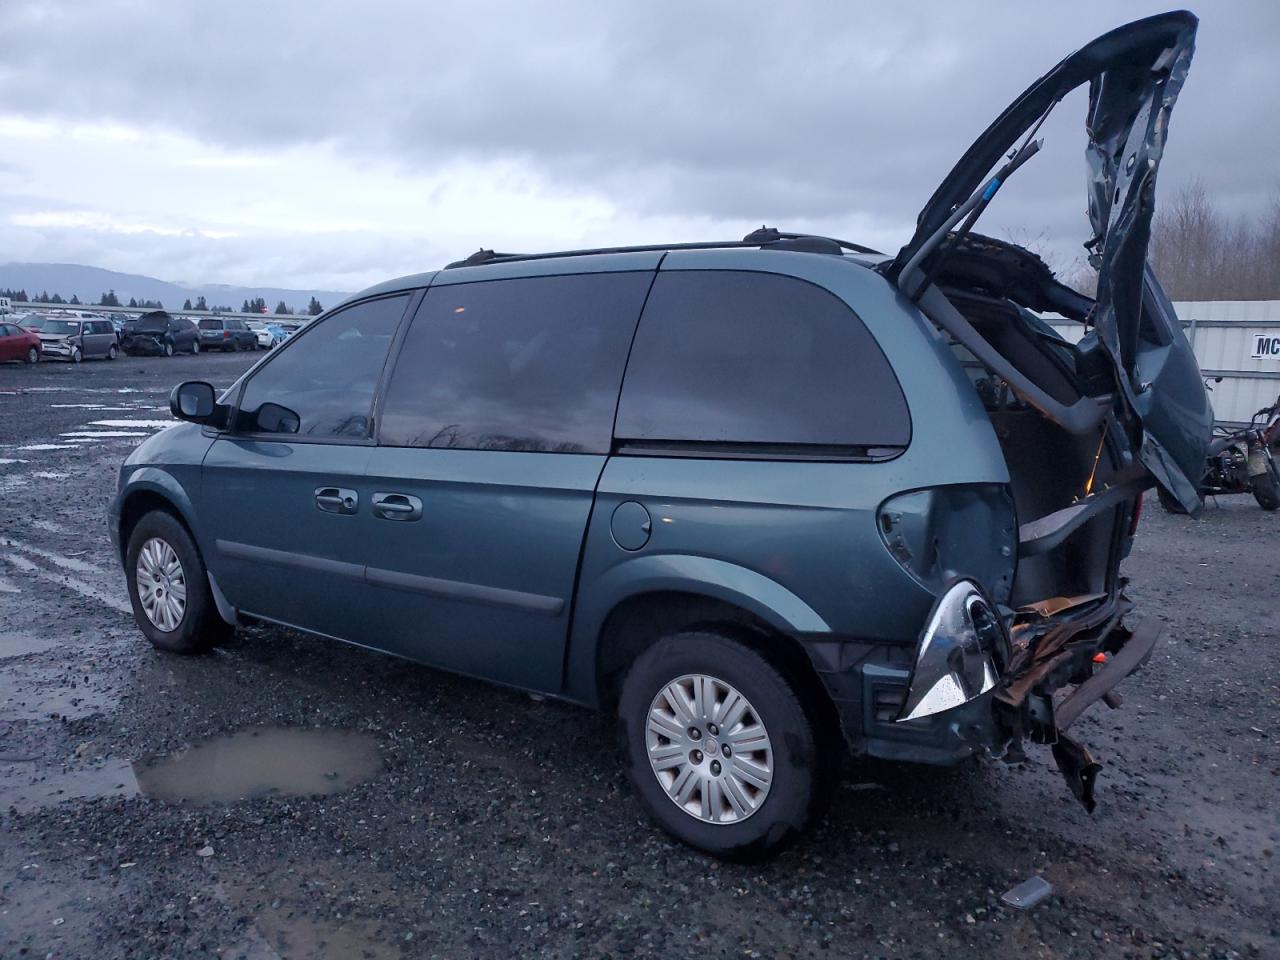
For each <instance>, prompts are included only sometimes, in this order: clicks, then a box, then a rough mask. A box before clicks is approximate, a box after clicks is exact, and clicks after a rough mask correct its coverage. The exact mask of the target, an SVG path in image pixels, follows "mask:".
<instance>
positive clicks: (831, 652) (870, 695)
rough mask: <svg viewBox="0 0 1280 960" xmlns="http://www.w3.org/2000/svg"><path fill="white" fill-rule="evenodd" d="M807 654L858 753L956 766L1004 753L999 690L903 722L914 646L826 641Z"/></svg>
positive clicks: (812, 647) (847, 737) (842, 726)
mask: <svg viewBox="0 0 1280 960" xmlns="http://www.w3.org/2000/svg"><path fill="white" fill-rule="evenodd" d="M809 653H810V658H811V660H812V662H813V664H814V667H815V668H816V669H817V671H818V676H819V677H820V678H821V680H822V683H823V686H825V687H826V690H827V693H828V695H829V696H830V697H831V702H832V703H833V704H834V706H835V708H836V713H837V715H838V716H839V718H840V728H841V732H842V733H843V734H844V738H845V742H846V743H847V744H848V746H849V749H850V751H851V752H852V753H853V754H854V755H855V756H863V757H876V758H879V759H882V760H897V761H902V762H905V763H927V764H933V765H937V766H950V765H952V764H956V763H960V762H961V761H962V760H965V759H967V758H968V757H971V756H973V755H975V754H991V755H999V754H1000V753H1002V752H1003V750H1004V747H1005V746H1006V744H1007V743H1008V739H1009V738H1008V735H1007V733H1005V732H1004V731H1002V729H1001V727H1000V725H999V724H998V723H997V722H996V714H995V710H994V706H993V693H994V691H990V692H988V693H985V694H982V695H981V696H978V697H976V698H974V699H973V700H970V701H969V702H968V703H965V704H963V705H961V706H959V707H956V708H954V709H952V710H947V711H945V712H944V713H939V714H935V715H933V716H929V717H923V718H921V719H918V720H906V721H903V722H901V723H899V722H897V721H896V718H897V717H898V715H899V713H900V712H901V710H902V705H903V703H904V702H905V701H906V698H907V688H908V684H909V682H910V679H911V657H912V653H913V651H912V649H911V648H909V647H897V646H887V645H876V646H871V645H866V644H861V643H857V642H855V641H849V642H822V643H817V644H813V645H811V646H810V647H809Z"/></svg>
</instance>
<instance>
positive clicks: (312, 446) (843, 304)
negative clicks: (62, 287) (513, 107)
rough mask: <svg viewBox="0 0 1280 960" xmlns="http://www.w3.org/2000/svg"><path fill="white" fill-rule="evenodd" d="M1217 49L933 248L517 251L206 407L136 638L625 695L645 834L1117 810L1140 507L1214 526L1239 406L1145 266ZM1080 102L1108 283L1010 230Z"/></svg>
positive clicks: (407, 293) (335, 324)
mask: <svg viewBox="0 0 1280 960" xmlns="http://www.w3.org/2000/svg"><path fill="white" fill-rule="evenodd" d="M1195 31H1196V20H1195V18H1194V17H1193V16H1191V15H1190V14H1187V13H1172V14H1166V15H1162V16H1157V17H1152V18H1149V19H1146V20H1142V21H1138V22H1136V23H1133V24H1130V25H1128V26H1125V27H1122V28H1120V29H1117V30H1115V31H1113V32H1111V33H1108V34H1106V35H1105V36H1103V37H1101V38H1099V39H1098V40H1096V41H1094V42H1093V43H1091V44H1089V45H1088V46H1086V47H1084V48H1083V49H1081V50H1080V51H1078V52H1076V53H1074V54H1072V55H1071V56H1069V57H1067V59H1065V60H1064V61H1062V63H1060V64H1059V65H1058V66H1056V67H1054V68H1053V69H1052V70H1051V71H1049V73H1047V74H1046V75H1045V76H1044V77H1043V78H1041V79H1040V80H1038V81H1036V82H1035V83H1034V84H1032V85H1031V86H1030V87H1029V88H1028V89H1027V91H1026V92H1025V93H1023V94H1022V96H1020V97H1019V98H1018V99H1017V100H1016V101H1015V102H1014V103H1013V104H1012V105H1011V106H1010V107H1009V108H1008V109H1007V110H1005V112H1004V113H1003V114H1001V116H1000V117H999V118H998V119H997V120H996V121H995V122H994V123H993V124H992V125H991V127H989V128H988V129H987V131H986V132H985V133H984V134H982V136H981V137H980V138H979V139H978V140H977V142H976V143H974V145H973V146H972V147H971V148H970V149H969V151H968V152H967V153H966V154H965V155H964V156H963V158H962V159H961V160H960V162H959V164H958V165H957V166H956V167H955V168H954V169H953V170H952V172H951V173H950V174H949V175H948V177H947V178H946V180H944V181H943V183H942V185H941V186H940V187H939V188H938V189H937V191H936V193H935V194H934V195H933V197H932V199H930V200H929V202H928V204H927V205H926V206H925V207H924V210H923V211H922V212H921V214H920V217H919V221H918V227H917V229H916V232H915V235H914V236H913V237H912V238H911V240H910V241H909V242H908V243H907V244H906V246H904V247H903V248H902V249H901V250H900V251H899V252H898V253H897V255H896V256H892V257H890V256H884V255H880V254H877V253H875V252H874V251H871V250H868V249H866V248H865V247H861V246H858V245H857V244H852V243H848V242H845V241H841V240H835V239H831V238H827V237H817V236H809V235H800V234H794V233H785V232H780V231H778V230H774V229H767V228H762V229H760V230H757V231H756V232H754V233H752V234H750V235H749V236H747V237H746V238H744V239H743V240H741V241H732V242H722V243H676V244H668V245H655V246H644V247H628V248H615V249H607V250H586V251H570V252H562V253H550V254H532V255H529V254H525V255H521V254H503V253H494V252H493V251H487V250H486V251H480V252H479V253H477V254H474V255H472V256H471V257H468V258H467V259H466V260H462V261H459V262H457V263H454V264H450V265H449V266H448V267H446V268H445V269H442V270H438V271H434V272H430V273H424V274H419V275H415V276H410V277H405V278H402V279H399V280H394V281H390V282H387V283H384V284H381V285H379V286H377V287H374V288H372V289H370V290H366V291H364V292H363V293H360V294H358V295H356V296H354V297H352V298H350V299H349V300H348V301H347V302H345V303H344V304H342V305H340V306H339V307H337V308H335V309H333V310H330V311H329V312H328V313H326V314H325V315H324V316H323V317H321V318H319V319H317V320H316V321H315V322H314V323H312V324H310V325H308V327H307V328H306V329H305V330H303V331H301V332H300V333H299V334H298V335H297V336H295V337H293V338H292V339H291V340H290V341H289V342H287V343H286V344H283V345H282V346H281V347H280V348H279V349H277V350H275V351H273V352H272V353H271V354H270V355H268V356H267V357H265V358H264V359H263V360H261V361H260V362H259V363H257V364H256V365H255V366H253V367H252V368H251V369H250V370H249V371H248V372H247V373H245V374H244V376H243V377H241V378H240V379H239V380H238V381H237V382H236V383H235V384H234V385H233V386H232V387H231V388H230V389H228V390H226V391H225V392H223V393H222V394H221V395H216V394H215V391H214V389H213V387H212V386H210V385H209V384H207V383H203V382H194V381H193V382H188V383H184V384H181V385H180V386H178V387H177V388H175V390H174V392H173V395H172V397H171V409H172V411H173V414H174V415H175V416H176V417H177V418H179V419H180V420H184V421H188V422H186V423H183V424H180V425H178V426H175V427H173V428H170V429H169V430H166V431H164V432H163V433H161V434H158V435H157V436H154V437H152V438H150V439H148V440H147V441H146V442H144V443H143V444H141V445H140V446H139V447H138V448H137V449H136V450H135V451H134V452H133V453H132V455H131V456H130V457H129V458H128V460H127V461H126V462H125V464H124V465H123V467H122V468H121V474H120V487H119V493H118V496H117V497H116V499H115V500H114V502H113V505H112V509H111V516H110V526H111V533H112V536H113V538H114V540H115V542H116V544H117V545H118V547H119V550H120V556H121V560H122V562H123V564H124V568H125V572H126V576H127V579H128V585H129V593H130V597H131V600H132V604H133V609H134V615H135V617H136V619H137V622H138V625H139V627H140V628H141V630H142V631H143V633H144V634H146V636H147V637H148V638H149V639H150V640H151V642H152V643H153V644H155V645H156V646H157V647H159V648H161V649H164V650H169V651H175V652H183V653H191V652H197V651H201V650H206V649H208V648H209V647H210V646H212V645H214V644H216V643H217V642H219V641H220V640H222V639H224V638H225V637H226V636H227V634H228V632H229V631H230V630H232V629H233V627H234V625H235V624H236V623H239V622H243V621H245V620H250V619H252V620H260V621H268V622H274V623H279V624H284V625H287V626H290V627H294V628H297V629H299V630H303V631H307V632H309V633H312V634H316V635H320V636H324V637H331V638H337V639H341V640H345V641H349V642H352V643H355V644H359V645H361V646H365V647H370V648H374V649H377V650H382V651H386V652H389V653H392V654H395V655H397V656H401V657H405V658H408V659H411V660H414V661H418V662H421V663H425V664H429V665H432V666H436V667H439V668H443V669H446V670H450V671H454V672H457V673H461V674H466V675H470V676H474V677H480V678H484V679H487V680H491V681H495V682H497V683H500V684H503V685H506V686H510V687H515V688H520V689H524V690H529V691H536V692H538V693H541V694H546V695H551V696H555V697H559V698H562V699H565V700H569V701H573V702H577V703H581V704H584V705H588V706H591V707H595V708H599V709H603V710H608V711H611V712H614V713H616V715H617V717H618V720H619V725H618V728H619V732H620V739H621V742H622V752H623V756H624V763H625V765H626V767H627V770H628V772H629V774H630V777H631V779H632V782H633V784H634V787H635V791H636V794H637V796H638V797H639V799H640V801H641V803H642V804H643V805H644V806H645V808H646V809H647V810H648V812H649V814H650V815H651V816H652V818H653V819H654V820H655V821H656V822H657V823H658V824H659V825H661V826H662V827H663V828H665V829H666V830H668V831H669V832H670V833H671V834H673V835H674V836H676V837H678V838H679V839H681V840H683V841H685V842H687V843H690V844H692V845H694V846H696V847H699V848H701V849H703V850H706V851H709V852H711V853H713V854H716V855H719V856H726V857H746V856H753V855H760V854H763V853H767V852H769V851H771V850H773V849H775V848H777V847H778V846H779V845H780V844H781V843H783V842H785V841H786V840H787V839H788V838H789V837H791V836H793V835H794V834H795V833H797V832H798V831H799V830H801V829H802V828H803V827H804V826H805V825H806V824H807V823H808V822H809V821H810V819H811V818H812V816H813V815H814V812H815V811H816V810H817V809H818V808H819V806H820V801H821V800H822V798H823V796H824V787H825V786H826V785H827V782H828V780H829V778H830V776H831V774H832V772H833V771H838V770H839V769H840V768H841V760H842V758H843V757H845V756H847V755H848V754H849V753H850V752H851V753H852V754H853V755H855V756H864V757H865V756H870V757H878V758H885V759H890V760H899V761H906V762H914V763H929V764H954V763H957V762H959V761H961V760H964V759H965V758H969V757H972V756H974V755H981V756H990V757H1004V758H1016V757H1019V756H1021V755H1022V754H1021V751H1022V749H1023V745H1024V744H1025V743H1034V744H1042V745H1045V746H1047V747H1049V748H1050V749H1051V750H1052V753H1053V756H1054V757H1055V759H1056V760H1057V763H1058V766H1059V768H1060V769H1061V771H1062V774H1063V776H1064V777H1065V779H1066V782H1067V784H1068V786H1069V788H1070V790H1071V791H1072V792H1074V794H1075V795H1076V797H1078V798H1079V799H1080V800H1081V801H1082V802H1083V803H1084V804H1085V805H1086V806H1087V807H1089V808H1090V809H1092V807H1093V805H1094V780H1095V777H1096V775H1097V772H1098V769H1099V765H1098V763H1097V762H1096V761H1095V760H1094V759H1093V758H1092V756H1091V755H1090V754H1089V752H1088V750H1087V749H1086V748H1085V747H1084V746H1083V745H1081V744H1079V743H1077V742H1076V741H1075V740H1073V739H1072V738H1071V736H1070V735H1069V731H1070V729H1071V726H1072V724H1073V722H1074V721H1075V720H1076V718H1077V717H1079V716H1080V714H1081V712H1082V711H1084V710H1085V709H1086V708H1088V707H1089V706H1091V705H1092V704H1095V703H1096V702H1097V701H1099V700H1102V701H1104V702H1105V703H1107V704H1109V705H1111V706H1117V705H1118V704H1119V698H1118V696H1117V695H1116V693H1115V692H1114V688H1115V687H1116V685H1117V683H1118V682H1119V681H1121V680H1122V679H1123V678H1124V677H1126V676H1127V675H1128V674H1130V673H1132V672H1133V671H1134V670H1135V669H1137V668H1138V667H1139V666H1141V665H1142V664H1143V663H1144V662H1145V661H1146V659H1147V658H1148V657H1149V655H1150V653H1151V650H1152V648H1153V645H1154V644H1155V643H1156V639H1157V635H1158V633H1159V626H1158V623H1157V621H1156V620H1155V619H1154V618H1150V617H1148V618H1143V617H1140V616H1138V615H1137V613H1136V612H1135V611H1134V610H1133V604H1132V603H1131V602H1130V601H1129V600H1128V599H1127V598H1126V597H1125V595H1124V592H1123V587H1124V582H1125V581H1124V578H1123V577H1122V576H1121V573H1120V565H1121V562H1122V560H1123V559H1124V557H1125V556H1126V554H1127V553H1128V551H1129V549H1130V545H1131V544H1132V542H1133V539H1134V536H1135V533H1136V531H1137V529H1138V526H1139V514H1140V511H1141V506H1142V496H1143V492H1144V491H1146V490H1149V489H1151V488H1152V487H1158V488H1159V489H1161V490H1162V491H1164V492H1165V493H1166V494H1167V495H1168V496H1171V497H1174V498H1176V499H1177V500H1179V501H1180V502H1181V503H1182V504H1183V505H1184V506H1185V507H1186V508H1187V509H1189V510H1194V509H1196V508H1198V506H1199V503H1198V500H1197V493H1196V486H1197V481H1198V479H1199V473H1200V471H1201V470H1202V467H1203V464H1204V460H1205V445H1206V442H1207V439H1208V436H1209V433H1210V426H1211V422H1212V413H1211V410H1210V408H1209V405H1208V401H1207V398H1206V395H1205V391H1204V388H1203V384H1202V382H1201V379H1200V376H1199V373H1198V370H1197V366H1196V362H1195V359H1194V357H1193V356H1192V353H1191V349H1190V347H1189V346H1188V344H1187V341H1186V340H1185V338H1184V337H1183V334H1182V331H1181V329H1180V327H1179V325H1178V322H1177V320H1176V318H1175V316H1174V314H1173V311H1172V309H1171V308H1170V305H1169V302H1168V300H1167V299H1166V297H1165V295H1164V293H1163V292H1162V290H1161V288H1160V284H1159V282H1158V280H1157V279H1156V277H1155V276H1154V274H1153V273H1152V272H1151V271H1150V269H1149V268H1148V267H1147V263H1146V251H1147V242H1148V235H1149V231H1150V224H1151V217H1152V211H1153V204H1154V188H1155V180H1156V171H1157V167H1158V165H1159V161H1160V156H1161V152H1162V150H1163V148H1164V143H1165V138H1166V132H1167V126H1168V121H1169V115H1170V111H1171V109H1172V107H1173V104H1174V101H1175V100H1176V98H1177V94H1178V91H1179V88H1180V86H1181V84H1182V82H1183V79H1184V77H1185V75H1186V72H1187V67H1188V64H1189V62H1190V59H1191V55H1192V47H1193V41H1194V36H1195ZM1082 85H1088V90H1089V100H1088V115H1087V117H1086V123H1085V128H1086V131H1087V135H1088V145H1087V149H1086V156H1085V159H1086V162H1087V167H1088V172H1089V184H1090V190H1089V198H1088V199H1089V202H1088V214H1089V219H1090V221H1091V224H1092V228H1093V239H1092V241H1091V243H1090V245H1089V249H1090V254H1091V258H1092V262H1093V264H1094V266H1095V267H1096V269H1097V271H1098V283H1097V296H1096V298H1090V297H1087V296H1084V295H1082V294H1080V293H1078V292H1077V291H1075V290H1073V289H1071V288H1070V287H1068V286H1066V285H1064V284H1063V283H1061V282H1059V281H1058V280H1057V279H1056V278H1055V277H1054V275H1053V273H1052V272H1051V271H1050V270H1049V269H1048V267H1046V265H1045V264H1044V263H1043V262H1042V261H1041V260H1040V259H1038V258H1037V257H1036V256H1034V255H1033V254H1031V253H1030V252H1028V251H1027V250H1025V249H1022V248H1020V247H1018V246H1016V245H1014V244H1011V243H1007V242H1002V241H998V240H994V239H990V238H988V237H984V236H981V235H979V234H978V233H975V232H974V230H973V227H974V225H975V223H976V221H977V220H978V218H979V217H980V215H981V214H982V213H983V210H984V209H985V208H986V206H987V205H988V204H989V203H990V202H991V199H992V197H993V196H994V195H995V194H996V192H997V191H998V190H1001V189H1005V187H1006V184H1007V183H1008V182H1009V181H1010V180H1013V181H1014V182H1015V183H1016V180H1017V171H1018V170H1019V168H1020V167H1021V166H1022V165H1023V164H1025V163H1028V162H1030V161H1032V160H1033V158H1034V156H1035V154H1036V152H1037V151H1038V150H1039V148H1040V141H1038V140H1037V139H1036V136H1037V133H1038V132H1039V130H1040V126H1041V124H1042V123H1043V121H1044V119H1045V117H1046V116H1047V115H1048V113H1049V112H1050V111H1051V110H1052V109H1053V108H1054V106H1055V105H1056V104H1058V102H1059V101H1060V100H1061V99H1062V98H1063V97H1064V96H1065V95H1066V94H1067V93H1069V92H1070V91H1071V90H1073V89H1075V88H1077V87H1080V86H1082ZM1045 312H1053V313H1057V314H1061V315H1063V316H1066V317H1069V318H1072V319H1075V320H1079V321H1083V322H1084V323H1085V324H1086V325H1087V328H1088V333H1087V335H1086V336H1085V337H1084V338H1083V339H1082V340H1081V341H1080V342H1079V343H1077V344H1070V343H1067V342H1066V341H1064V340H1063V339H1062V338H1060V337H1059V336H1057V335H1056V334H1055V333H1054V331H1053V329H1052V328H1051V327H1050V326H1048V325H1047V324H1046V323H1045V322H1043V321H1042V320H1041V319H1040V317H1039V314H1041V313H1045Z"/></svg>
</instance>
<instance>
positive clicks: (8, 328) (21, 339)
mask: <svg viewBox="0 0 1280 960" xmlns="http://www.w3.org/2000/svg"><path fill="white" fill-rule="evenodd" d="M39 359H40V338H39V337H37V336H36V335H35V334H34V333H32V332H31V331H30V330H24V329H23V328H22V327H20V326H18V325H17V324H16V323H0V362H3V361H5V360H25V361H26V362H27V363H35V362H36V361H37V360H39Z"/></svg>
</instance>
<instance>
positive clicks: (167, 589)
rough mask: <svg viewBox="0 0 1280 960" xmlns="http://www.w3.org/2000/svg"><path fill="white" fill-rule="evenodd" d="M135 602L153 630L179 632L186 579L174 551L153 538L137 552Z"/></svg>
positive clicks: (184, 605)
mask: <svg viewBox="0 0 1280 960" xmlns="http://www.w3.org/2000/svg"><path fill="white" fill-rule="evenodd" d="M134 582H135V584H136V585H137V588H138V602H139V603H140V604H142V612H143V613H145V614H146V615H147V619H148V620H150V621H151V622H152V624H154V625H155V627H156V629H158V630H162V631H164V632H165V633H170V632H172V631H173V630H176V629H178V625H179V624H181V623H182V618H183V616H184V615H185V614H186V611H187V579H186V575H185V574H184V573H183V570H182V561H181V560H179V559H178V554H177V552H176V551H175V550H174V549H173V547H171V546H170V545H169V544H168V543H167V542H165V541H164V540H161V539H160V538H159V537H152V538H151V539H150V540H148V541H147V542H146V543H144V544H143V545H142V549H141V550H139V551H138V562H137V565H136V567H135V569H134Z"/></svg>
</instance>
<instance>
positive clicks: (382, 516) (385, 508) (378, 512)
mask: <svg viewBox="0 0 1280 960" xmlns="http://www.w3.org/2000/svg"><path fill="white" fill-rule="evenodd" d="M373 515H374V516H375V517H377V518H378V519H379V520H402V521H406V520H421V519H422V501H421V500H419V499H418V498H417V497H411V496H409V495H408V494H407V493H375V494H374V495H373Z"/></svg>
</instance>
